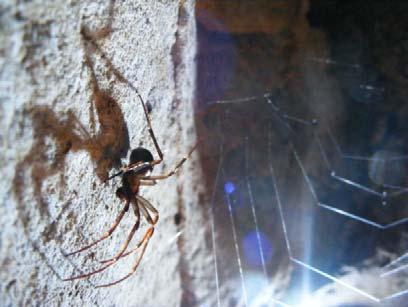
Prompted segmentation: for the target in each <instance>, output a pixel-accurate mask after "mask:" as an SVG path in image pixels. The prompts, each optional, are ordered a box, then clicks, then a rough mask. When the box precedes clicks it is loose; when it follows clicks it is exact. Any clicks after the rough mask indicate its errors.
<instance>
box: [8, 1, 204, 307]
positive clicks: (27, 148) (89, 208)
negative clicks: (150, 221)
mask: <svg viewBox="0 0 408 307" xmlns="http://www.w3.org/2000/svg"><path fill="white" fill-rule="evenodd" d="M193 6H194V3H193V1H113V0H112V1H85V2H82V1H48V2H45V3H44V2H43V1H32V2H21V3H18V4H15V3H14V1H3V2H2V4H0V14H1V18H0V23H1V25H0V41H1V44H0V76H1V77H0V82H1V83H0V86H1V91H0V119H1V122H2V124H1V128H0V129H1V130H0V132H1V133H0V144H1V151H0V161H1V163H0V168H1V176H2V178H1V180H0V182H1V185H0V199H1V205H0V224H1V225H2V227H1V228H2V230H1V232H0V234H1V235H0V279H1V283H0V302H1V305H2V306H11V305H25V306H27V305H37V306H38V305H48V306H49V305H54V306H55V305H80V304H83V305H86V306H91V305H98V306H180V305H193V304H199V303H200V304H201V303H205V302H208V299H209V298H212V296H211V295H210V293H211V292H210V291H211V287H212V286H211V284H208V282H207V281H208V280H211V278H212V277H211V276H209V274H210V273H209V272H208V263H209V261H210V260H209V258H208V255H209V254H208V250H207V247H206V241H205V239H206V233H205V231H206V227H205V223H206V221H205V220H206V219H205V214H204V213H203V211H202V208H203V207H202V206H200V205H199V204H200V203H199V201H201V202H202V199H203V198H202V195H203V191H204V189H203V187H202V186H201V185H200V180H199V178H200V174H201V171H200V164H199V160H198V153H197V152H196V153H195V154H193V156H192V158H191V159H190V160H188V162H187V163H186V164H185V165H184V166H183V168H182V170H181V171H180V172H179V173H178V174H176V175H175V176H173V177H172V178H170V179H168V180H166V181H163V182H160V183H159V184H158V185H156V186H155V187H147V188H145V187H143V188H142V189H141V194H142V195H143V196H144V197H145V198H147V199H149V200H151V202H152V203H153V204H154V205H155V206H156V207H157V209H158V210H159V212H160V219H159V222H158V224H157V226H156V231H155V234H154V236H153V237H152V239H151V241H150V244H149V246H148V248H147V251H146V253H145V256H144V258H143V260H142V262H141V265H140V267H139V268H138V271H137V272H136V273H135V274H134V275H133V276H132V277H131V278H129V279H128V280H126V281H124V282H122V283H120V284H118V285H116V286H112V287H109V288H102V289H95V288H94V287H93V286H94V285H98V284H101V283H106V282H110V281H114V280H116V279H119V278H120V277H122V276H123V275H125V274H126V273H127V272H128V271H129V270H130V267H131V266H132V264H133V263H134V261H135V259H136V256H135V255H134V256H129V257H127V258H126V259H122V260H121V261H120V262H119V263H117V264H116V265H115V266H113V267H111V268H110V269H107V270H106V271H104V272H103V273H101V274H97V275H95V276H94V277H92V278H91V279H89V280H79V281H73V282H63V281H61V278H66V277H69V276H71V275H73V274H78V273H79V270H82V271H89V270H90V269H91V268H96V267H98V262H97V261H98V260H101V259H106V258H107V257H110V256H113V254H114V253H115V252H116V251H118V249H119V248H120V246H121V244H122V242H124V240H125V238H126V236H127V234H128V232H129V231H130V228H131V226H132V225H133V222H134V216H133V213H131V214H128V215H127V216H126V217H125V218H124V219H123V221H122V222H121V224H120V226H119V227H118V229H117V230H116V231H115V233H114V235H113V236H112V238H111V239H109V240H106V241H104V242H103V243H101V244H100V245H98V247H96V248H93V249H91V250H89V251H87V252H83V253H81V254H79V255H74V256H71V257H65V256H64V255H63V253H66V252H68V251H72V250H75V249H77V248H79V247H81V246H83V245H84V244H86V243H89V242H91V241H92V240H93V239H96V238H97V237H99V236H100V235H101V234H102V233H104V232H105V231H106V230H107V228H108V227H109V226H110V225H111V224H112V223H113V221H114V219H115V218H116V216H117V214H118V213H119V210H120V209H121V207H122V206H123V203H121V202H120V201H119V200H118V199H117V198H116V196H115V191H116V189H117V187H118V186H119V184H120V180H119V179H118V178H117V179H114V180H112V181H109V182H108V183H106V184H103V183H102V182H103V179H105V178H106V177H107V175H108V173H109V174H112V173H113V172H114V171H115V170H117V168H118V167H119V166H120V165H121V163H126V162H127V160H126V158H127V157H128V154H129V150H130V149H131V148H135V147H137V146H144V147H147V148H149V149H151V150H152V152H153V154H154V155H157V154H156V152H155V151H154V150H153V148H154V147H153V143H152V141H151V139H150V138H149V136H148V131H147V128H146V120H145V118H144V116H143V112H142V108H141V104H140V102H139V100H138V98H137V95H136V93H135V91H133V90H132V89H131V86H130V85H133V86H135V87H136V88H137V89H138V90H139V91H140V94H141V95H142V97H144V99H145V101H147V102H148V104H149V106H148V107H149V109H151V112H150V116H151V118H152V122H153V128H154V130H155V133H156V135H157V138H158V141H159V144H160V145H161V148H162V150H163V151H164V156H165V161H164V163H162V164H161V165H160V166H158V167H156V168H155V172H156V173H162V172H164V171H165V170H170V169H171V168H172V167H173V166H175V164H176V162H178V160H179V159H180V158H182V156H183V155H185V154H186V153H187V152H188V150H189V149H190V148H191V146H193V145H194V143H195V141H196V138H195V128H194V122H193V116H192V112H193V111H192V95H193V91H194V87H195V86H194V82H195V81H194V77H193V76H194V73H195V72H194V65H193V64H192V61H193V57H194V53H195V21H194V18H193ZM197 225H200V226H201V225H204V226H203V227H198V226H197ZM146 229H147V228H146V222H145V221H143V223H142V227H141V229H140V230H139V231H138V232H137V234H136V238H137V239H138V240H139V239H140V238H141V237H142V235H143V233H144V231H145V230H146ZM136 242H137V241H136V239H134V242H133V244H135V243H136Z"/></svg>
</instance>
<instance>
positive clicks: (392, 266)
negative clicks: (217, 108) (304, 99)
mask: <svg viewBox="0 0 408 307" xmlns="http://www.w3.org/2000/svg"><path fill="white" fill-rule="evenodd" d="M356 68H358V67H356ZM256 100H258V101H259V100H264V101H265V102H266V103H268V104H269V105H270V107H271V110H272V112H273V115H274V117H275V119H277V121H278V122H279V123H280V124H282V126H284V127H285V128H286V129H287V130H288V131H289V132H290V133H289V134H290V135H292V136H293V135H296V134H297V133H298V132H297V131H299V125H300V126H301V127H302V128H301V129H302V130H309V131H308V132H309V135H310V136H312V137H311V139H310V140H309V142H311V141H313V144H314V146H315V149H314V150H315V151H316V153H317V154H318V155H319V160H320V161H321V163H322V164H323V165H324V167H325V171H324V172H325V176H326V178H325V180H328V181H330V180H331V181H332V182H334V185H335V186H336V187H338V186H339V185H340V186H344V187H346V189H343V190H342V191H343V192H344V191H347V189H348V190H349V191H350V189H352V190H354V191H355V192H358V193H366V194H369V195H371V196H372V197H373V200H375V201H376V202H377V203H378V204H380V205H381V204H382V205H383V206H392V205H396V204H395V202H398V200H399V199H398V197H399V196H401V195H404V194H406V193H407V192H408V188H407V187H404V186H400V185H398V184H395V183H393V182H391V183H389V182H387V181H386V180H385V179H384V178H385V177H386V176H385V175H384V176H382V175H381V174H380V176H379V177H378V176H377V177H376V176H375V170H376V167H377V168H380V173H381V171H382V172H384V171H386V168H387V165H389V164H392V163H395V162H397V163H398V162H400V161H404V162H405V161H406V160H408V156H407V155H390V154H387V155H384V154H383V155H377V156H376V155H374V156H372V157H368V156H364V155H355V154H348V153H346V152H344V151H343V150H342V148H341V146H340V144H339V142H338V141H337V140H336V137H335V136H334V135H333V133H332V131H331V130H330V129H327V132H326V135H325V138H324V139H323V138H322V137H321V133H322V132H321V131H320V132H317V129H316V128H317V127H318V120H317V119H313V120H305V119H303V118H299V117H294V116H291V115H288V114H286V113H284V112H282V111H281V109H280V108H279V107H278V106H277V105H276V104H274V102H273V101H272V98H271V95H270V94H269V93H266V94H264V95H262V96H253V97H246V98H240V99H237V100H223V101H217V102H216V103H219V104H229V103H251V102H252V101H256ZM267 146H268V152H269V154H268V156H269V161H267V163H266V164H267V166H266V167H267V168H269V172H270V179H271V180H270V185H271V190H273V193H274V194H275V196H274V198H273V199H272V200H271V202H270V203H269V205H271V206H274V207H275V208H277V210H278V216H275V217H270V218H271V220H272V219H273V221H276V220H277V218H278V217H279V220H280V222H281V226H282V233H283V240H284V245H285V246H286V249H287V253H288V257H289V259H290V261H291V262H292V263H293V264H295V265H297V266H300V267H303V268H305V269H306V270H309V271H311V272H314V273H316V274H318V275H320V276H322V277H324V278H327V279H328V280H331V281H333V282H335V283H337V284H339V285H341V286H343V287H346V288H348V289H350V290H352V291H354V292H356V293H358V294H360V295H361V296H363V297H365V298H368V299H369V300H371V301H373V302H383V301H387V300H391V299H394V298H396V297H399V296H402V295H405V294H407V293H408V289H407V290H402V291H400V292H396V293H392V294H390V295H388V296H383V297H378V296H376V295H375V294H371V293H368V292H366V291H364V290H362V289H360V288H359V287H357V286H355V285H352V284H350V283H347V282H345V281H344V280H342V279H341V278H340V277H336V276H335V275H333V274H331V273H330V272H329V271H326V270H324V269H320V268H319V267H317V266H316V265H312V264H311V262H310V261H309V260H310V259H307V258H308V257H307V256H306V260H303V259H302V257H299V256H297V255H296V254H295V253H294V251H293V249H292V245H291V237H290V235H289V229H288V227H289V226H288V223H287V217H286V215H285V203H284V202H282V200H281V196H280V189H279V186H278V182H277V178H276V173H275V170H274V166H273V162H272V153H271V148H272V137H271V131H270V130H269V133H268V145H267ZM298 146H299V145H296V142H295V141H293V140H292V139H290V141H289V143H288V147H289V151H290V152H291V154H292V155H293V157H294V158H295V161H296V163H297V165H298V167H299V170H300V173H301V176H302V177H303V179H304V181H305V183H306V186H307V188H308V190H309V192H310V194H311V196H312V199H313V201H314V203H315V205H317V207H318V208H321V209H324V210H326V211H328V212H331V213H334V214H338V215H341V216H343V217H344V218H347V219H351V220H354V221H356V222H358V223H363V224H365V225H367V226H369V227H374V228H375V229H378V230H380V231H384V230H387V229H390V228H394V227H397V226H400V225H403V224H405V223H406V222H408V217H402V218H398V219H396V220H393V221H387V222H383V221H377V220H374V219H373V218H369V217H365V216H361V215H358V214H356V213H354V212H353V211H352V210H350V208H348V207H347V206H345V207H343V206H342V205H343V204H341V203H340V204H339V203H336V202H331V201H330V199H327V200H325V201H322V199H321V197H320V195H319V191H318V190H316V188H315V185H316V182H315V180H314V179H313V178H311V177H310V175H309V173H308V169H307V167H306V165H305V163H304V162H303V161H302V159H301V158H300V155H299V153H298V149H297V147H298ZM329 147H332V148H331V153H334V154H335V155H336V157H335V158H333V157H332V156H330V155H329V154H328V152H330V150H329V151H328V150H327V148H329ZM333 148H334V149H333ZM249 151H250V147H249V145H248V138H247V137H246V138H245V142H244V157H245V158H244V161H245V166H244V167H245V169H246V170H248V168H249V165H248V164H249V162H248V161H249V159H248V155H249ZM223 155H224V153H223V151H222V146H221V149H220V161H219V165H218V171H217V175H216V182H215V186H214V188H213V198H212V199H213V200H212V203H213V206H214V201H215V200H214V199H215V196H214V195H215V193H216V192H215V190H216V189H217V186H219V185H222V190H223V191H224V199H225V202H226V205H227V207H228V212H229V218H230V225H231V230H232V238H233V241H234V248H235V253H236V262H237V266H238V271H239V276H240V283H241V288H242V302H241V304H242V305H244V306H253V305H252V304H251V302H253V300H252V298H251V294H250V292H251V291H249V290H248V288H250V286H249V285H248V280H249V277H248V276H246V271H245V269H244V267H243V263H242V262H243V259H242V257H243V255H242V253H241V251H242V250H243V253H244V254H245V247H243V245H245V241H244V240H242V241H240V240H239V236H238V235H237V227H239V226H237V218H238V217H237V216H236V213H235V212H234V209H235V208H234V204H233V200H232V197H233V196H234V194H235V193H237V192H238V191H239V190H241V189H245V190H246V193H247V194H248V198H249V206H250V208H251V213H252V214H251V216H252V220H253V224H254V230H253V232H252V234H254V235H253V236H252V237H253V242H255V243H254V244H252V245H250V246H251V249H252V248H254V246H255V247H256V248H257V249H258V253H259V259H260V265H261V268H262V274H263V277H264V279H263V281H264V285H261V284H259V287H262V288H263V289H267V288H268V287H269V286H270V284H271V283H272V282H273V280H272V279H271V277H270V276H269V274H268V269H267V266H266V254H267V255H268V258H269V252H270V251H269V250H267V248H265V246H266V245H265V243H264V238H263V236H264V233H263V232H262V230H261V227H260V225H259V221H258V219H259V217H258V212H257V208H258V206H259V204H257V203H256V201H255V199H254V195H253V188H252V183H251V180H250V178H249V177H248V176H246V177H245V178H244V181H245V184H240V185H239V187H238V184H237V183H236V182H233V181H231V180H230V179H229V178H228V176H227V175H226V174H225V171H224V168H223V158H224V156H223ZM329 156H330V157H329ZM332 160H339V161H341V163H340V165H342V166H343V167H344V165H348V163H350V165H351V167H350V165H348V167H350V168H352V167H353V165H356V163H360V164H361V163H364V164H368V165H369V166H368V169H369V176H370V178H369V179H371V181H372V182H374V184H371V185H369V184H367V182H369V181H367V179H365V180H363V181H362V182H360V181H359V178H351V177H352V176H351V177H348V174H347V171H346V172H345V174H342V171H343V169H342V168H340V169H338V168H337V164H336V165H335V163H333V162H332ZM358 167H361V166H358ZM373 169H374V171H373ZM247 174H248V172H247ZM373 174H374V175H373ZM378 178H379V179H378ZM396 198H397V201H395V199H396ZM375 201H374V203H373V205H376V204H377V203H376V202H375ZM383 208H385V207H383ZM211 210H212V215H211V216H212V221H211V223H212V229H211V230H212V238H213V252H214V253H213V256H214V270H215V274H216V284H217V301H218V306H220V287H221V285H220V281H219V274H218V266H217V251H216V247H215V246H216V245H215V239H214V238H215V228H216V225H215V223H214V218H213V208H212V209H211ZM312 239H313V238H312ZM253 242H252V243H253ZM272 249H273V247H272ZM306 254H307V253H306ZM244 256H245V255H244ZM309 257H310V256H309ZM406 260H408V252H407V253H406V254H404V255H402V256H400V257H398V258H396V259H395V260H393V261H391V262H390V263H388V264H386V265H385V266H384V267H383V272H382V274H381V275H380V276H379V282H386V280H385V279H384V278H387V277H392V275H393V274H396V273H399V272H401V271H403V270H406V269H408V263H406V262H405V261H406ZM381 279H384V280H383V281H381ZM264 296H265V297H266V298H267V299H266V301H267V302H269V303H274V304H277V305H280V306H290V305H289V304H287V303H286V302H284V301H283V300H282V299H280V298H279V299H278V298H275V297H273V295H272V296H271V294H270V293H269V294H268V293H264Z"/></svg>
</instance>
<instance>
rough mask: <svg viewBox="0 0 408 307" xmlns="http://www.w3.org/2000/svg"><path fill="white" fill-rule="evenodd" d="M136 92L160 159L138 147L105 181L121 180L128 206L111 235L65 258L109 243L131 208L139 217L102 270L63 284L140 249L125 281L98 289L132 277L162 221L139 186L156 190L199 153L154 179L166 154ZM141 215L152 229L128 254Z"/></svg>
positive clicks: (122, 196)
mask: <svg viewBox="0 0 408 307" xmlns="http://www.w3.org/2000/svg"><path fill="white" fill-rule="evenodd" d="M132 88H133V90H135V92H136V94H137V95H138V97H139V100H140V101H141V103H142V106H143V111H144V114H145V117H146V120H147V124H148V131H149V134H150V137H151V139H152V141H153V143H154V147H155V149H156V151H157V154H158V156H159V158H158V159H154V158H153V155H152V153H151V152H150V151H149V150H147V149H145V148H143V147H138V148H136V149H133V150H132V151H131V154H130V158H129V164H128V165H125V166H123V167H122V168H121V169H120V171H119V172H118V173H116V174H114V175H112V176H110V177H109V178H108V179H106V180H105V182H106V181H108V180H110V179H112V178H114V177H117V176H122V186H121V187H119V188H118V189H117V190H116V196H117V197H118V198H119V199H120V200H122V201H124V202H125V205H124V207H123V208H122V210H121V211H120V213H119V215H118V216H117V217H116V219H115V222H114V223H113V225H112V226H111V227H110V228H109V229H108V231H107V232H106V233H105V234H104V235H102V236H101V237H100V238H99V239H97V240H95V241H94V242H92V243H90V244H88V245H86V246H84V247H82V248H80V249H78V250H76V251H73V252H70V253H69V254H67V255H66V256H71V255H74V254H77V253H80V252H83V251H85V250H87V249H89V248H91V247H93V246H95V245H97V244H98V243H100V242H102V241H103V240H105V239H107V238H108V237H110V236H111V235H112V233H113V232H114V231H115V229H116V227H117V226H118V225H119V223H120V221H121V220H122V218H123V216H124V215H125V214H126V213H127V212H128V211H129V208H130V205H132V209H133V212H134V214H135V216H136V221H135V223H134V225H133V227H132V229H131V231H130V233H129V235H128V237H127V239H126V241H125V242H124V244H123V245H122V247H121V248H120V250H119V252H118V253H117V254H116V255H115V256H114V257H112V258H110V259H107V260H103V261H101V263H102V264H103V266H101V267H100V268H98V269H96V270H94V271H91V272H89V273H84V274H81V275H77V276H72V277H69V278H66V279H64V281H69V280H75V279H81V278H87V277H90V276H92V275H94V274H97V273H100V272H102V271H104V270H105V269H107V268H108V267H110V266H111V265H113V264H115V263H116V262H117V261H118V260H119V259H120V258H122V257H125V256H128V255H130V254H132V253H133V252H135V251H137V250H138V249H141V251H140V253H139V255H138V257H137V258H136V261H135V263H134V265H133V267H132V269H131V271H130V272H129V273H128V274H127V275H125V276H124V277H122V278H120V279H118V280H116V281H114V282H110V283H107V284H102V285H98V286H96V287H97V288H101V287H109V286H113V285H115V284H117V283H119V282H122V281H123V280H125V279H127V278H129V277H130V276H131V275H132V274H133V273H135V272H136V270H137V267H138V266H139V263H140V261H141V260H142V257H143V255H144V253H145V250H146V247H147V245H148V243H149V240H150V238H151V237H152V235H153V233H154V226H155V225H156V223H157V221H158V219H159V212H158V211H157V209H156V208H155V207H154V206H153V205H152V204H151V203H150V202H149V201H148V200H147V199H145V198H144V197H142V196H141V195H139V188H140V186H153V185H155V184H156V180H163V179H167V178H169V177H171V176H173V175H174V174H176V173H177V171H178V170H179V168H180V167H181V166H182V165H183V164H184V162H185V161H186V160H187V159H189V158H190V156H191V155H192V153H193V152H194V150H195V149H196V147H197V145H198V143H196V144H195V145H194V146H193V147H192V148H191V149H190V151H189V152H188V154H187V155H186V156H185V157H183V158H182V159H181V160H180V161H179V162H178V163H177V164H176V166H175V167H174V168H173V170H171V171H170V172H168V173H167V174H162V175H156V176H151V175H149V173H150V172H151V171H153V167H154V166H155V165H158V164H160V163H161V162H162V161H163V153H162V151H161V149H160V146H159V144H158V142H157V139H156V137H155V135H154V132H153V128H152V124H151V121H150V118H149V115H148V109H147V107H146V104H145V102H144V101H143V99H142V97H141V95H140V94H139V92H138V91H137V90H136V88H134V87H133V86H132ZM140 212H141V213H142V215H143V216H144V217H145V219H146V221H147V223H148V224H149V225H150V227H149V228H148V229H147V230H146V232H145V234H144V235H143V237H142V239H141V240H140V241H139V242H138V243H137V245H136V246H135V247H134V248H133V249H131V250H130V251H127V252H126V250H127V248H128V245H129V243H130V241H131V240H132V238H133V236H134V234H135V232H136V231H137V230H138V229H139V226H140Z"/></svg>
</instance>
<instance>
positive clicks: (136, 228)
mask: <svg viewBox="0 0 408 307" xmlns="http://www.w3.org/2000/svg"><path fill="white" fill-rule="evenodd" d="M132 207H133V211H134V213H135V216H136V223H135V225H134V226H133V228H132V230H131V231H130V233H129V235H128V238H127V239H126V241H125V242H124V243H123V245H122V247H121V248H120V250H119V252H118V253H117V254H116V255H115V256H113V257H112V258H109V259H107V260H101V261H99V262H100V263H107V262H111V261H114V260H115V262H116V261H118V260H119V259H120V258H121V256H122V255H123V253H124V252H125V251H126V249H127V248H128V246H129V243H130V241H131V240H132V238H133V236H134V234H135V232H136V230H138V229H139V226H140V211H139V206H138V204H137V200H135V202H132ZM112 264H113V263H112Z"/></svg>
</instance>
